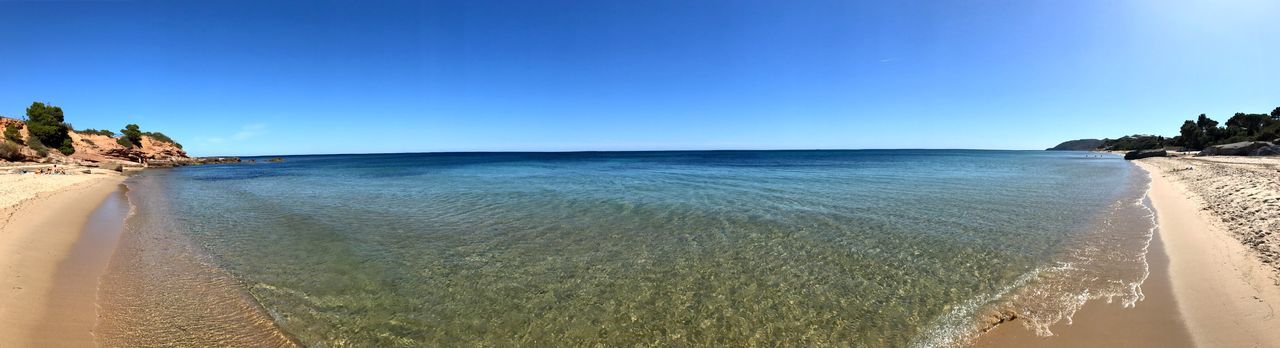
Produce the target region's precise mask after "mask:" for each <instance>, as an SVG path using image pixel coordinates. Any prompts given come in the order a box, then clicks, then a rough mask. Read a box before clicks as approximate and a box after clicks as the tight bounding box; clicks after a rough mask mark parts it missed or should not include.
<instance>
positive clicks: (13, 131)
mask: <svg viewBox="0 0 1280 348" xmlns="http://www.w3.org/2000/svg"><path fill="white" fill-rule="evenodd" d="M4 138H5V139H7V140H9V141H12V142H13V143H14V144H16V145H22V144H23V141H22V133H18V126H16V125H12V124H11V125H7V126H5V127H4Z"/></svg>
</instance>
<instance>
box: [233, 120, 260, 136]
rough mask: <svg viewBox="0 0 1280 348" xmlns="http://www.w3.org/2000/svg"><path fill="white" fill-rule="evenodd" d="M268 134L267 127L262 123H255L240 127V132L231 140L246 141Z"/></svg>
mask: <svg viewBox="0 0 1280 348" xmlns="http://www.w3.org/2000/svg"><path fill="white" fill-rule="evenodd" d="M266 132H267V125H265V124H262V123H254V124H250V125H245V126H244V127H240V131H239V132H236V134H235V135H232V136H231V139H235V140H245V139H249V138H252V137H256V136H258V135H261V134H262V133H266Z"/></svg>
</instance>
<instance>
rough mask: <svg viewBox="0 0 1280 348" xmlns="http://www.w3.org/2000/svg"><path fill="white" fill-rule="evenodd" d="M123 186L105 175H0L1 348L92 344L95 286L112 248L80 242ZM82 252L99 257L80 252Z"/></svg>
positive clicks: (98, 240) (84, 240) (94, 316)
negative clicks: (89, 250) (88, 227)
mask: <svg viewBox="0 0 1280 348" xmlns="http://www.w3.org/2000/svg"><path fill="white" fill-rule="evenodd" d="M123 180H124V177H122V176H119V175H111V174H94V175H31V174H27V175H7V174H6V175H0V293H2V295H0V337H4V343H3V344H2V345H3V346H39V347H64V346H93V345H94V338H93V335H92V330H93V327H94V325H95V323H96V321H97V313H96V292H97V291H96V289H97V279H98V276H99V275H100V274H101V272H103V271H105V269H106V261H107V260H108V259H109V257H110V251H111V249H112V247H110V246H109V245H108V246H106V247H102V248H93V247H92V245H86V244H85V243H86V241H87V242H91V243H95V244H96V243H98V242H101V241H102V239H101V238H98V239H86V238H82V237H85V234H84V233H85V232H86V231H87V230H86V229H85V227H86V226H88V225H90V220H91V218H92V217H93V216H94V215H95V214H94V213H95V211H97V210H98V208H99V206H100V205H101V204H102V203H103V201H104V200H106V199H108V198H110V197H111V196H112V195H113V194H117V195H118V194H119V189H120V183H121V182H122V181H123ZM92 225H95V226H102V225H101V224H100V223H96V222H95V223H93V224H92ZM117 226H118V224H117ZM107 227H109V226H107ZM115 233H119V231H115ZM107 242H110V239H109V238H107ZM87 249H94V250H97V251H98V252H91V253H79V251H84V250H87ZM73 251H75V252H73ZM72 255H77V256H79V257H71V256H72Z"/></svg>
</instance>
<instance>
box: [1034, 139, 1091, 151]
mask: <svg viewBox="0 0 1280 348" xmlns="http://www.w3.org/2000/svg"><path fill="white" fill-rule="evenodd" d="M1102 142H1103V141H1102V140H1101V139H1077V140H1071V141H1064V142H1062V143H1061V144H1058V146H1054V147H1051V148H1048V149H1045V151H1089V150H1095V149H1097V148H1099V147H1102Z"/></svg>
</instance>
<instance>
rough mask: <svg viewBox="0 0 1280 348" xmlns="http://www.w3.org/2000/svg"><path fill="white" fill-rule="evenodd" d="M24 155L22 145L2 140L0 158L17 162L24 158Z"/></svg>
mask: <svg viewBox="0 0 1280 348" xmlns="http://www.w3.org/2000/svg"><path fill="white" fill-rule="evenodd" d="M24 157H25V156H23V155H22V146H18V144H17V143H14V142H10V141H0V159H4V160H9V161H13V162H17V161H21V160H23V159H24Z"/></svg>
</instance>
